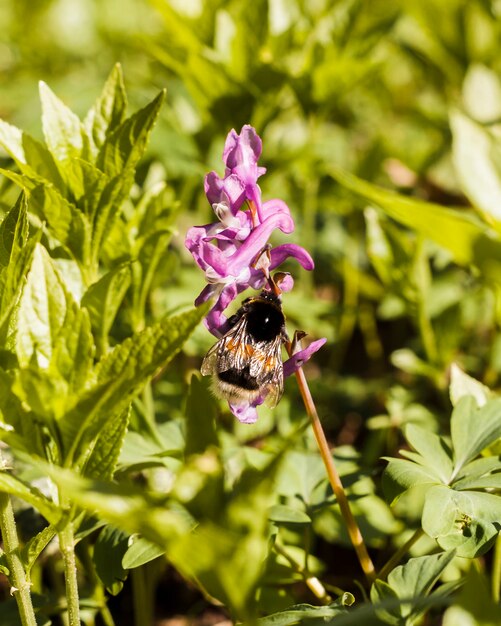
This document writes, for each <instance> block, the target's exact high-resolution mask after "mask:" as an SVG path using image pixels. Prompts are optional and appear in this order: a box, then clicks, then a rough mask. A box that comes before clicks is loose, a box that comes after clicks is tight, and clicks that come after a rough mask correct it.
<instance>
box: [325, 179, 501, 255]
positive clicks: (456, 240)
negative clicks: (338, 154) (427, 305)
mask: <svg viewBox="0 0 501 626" xmlns="http://www.w3.org/2000/svg"><path fill="white" fill-rule="evenodd" d="M329 174H330V175H331V176H332V177H333V178H334V179H335V180H337V181H338V182H339V183H340V184H341V185H343V186H344V187H346V188H347V189H350V190H351V191H353V192H354V193H356V194H358V195H360V196H362V197H363V198H365V199H366V200H369V201H370V202H373V203H375V204H376V205H377V206H379V207H380V208H381V209H383V211H384V212H385V213H386V214H387V215H389V216H390V217H392V218H393V219H395V220H397V222H400V223H401V224H404V225H405V226H408V227H409V228H411V229H412V230H415V231H416V232H418V233H421V234H422V235H424V236H425V237H428V238H429V239H431V240H432V241H435V242H436V243H438V244H439V245H441V246H442V247H444V248H445V249H446V250H449V252H450V253H451V254H452V256H453V258H454V260H455V261H456V262H457V263H459V264H461V265H469V264H471V263H474V262H476V261H477V262H483V261H484V260H485V258H486V256H487V255H489V256H492V253H493V251H495V252H496V255H497V257H498V258H501V243H500V242H498V241H494V240H491V239H489V238H488V237H487V229H486V228H483V227H482V226H481V225H479V224H477V223H475V222H474V221H472V220H470V219H468V217H467V216H465V215H464V213H460V212H458V211H455V210H453V209H449V208H444V207H443V206H440V205H438V204H432V203H431V202H424V201H422V200H416V199H415V198H409V197H407V196H401V195H399V194H397V193H395V192H393V191H389V190H387V189H383V188H382V187H378V186H376V185H373V184H371V183H368V182H366V181H363V180H361V179H360V178H357V177H356V176H353V175H352V174H349V173H348V172H344V171H342V170H339V169H335V168H330V170H329ZM482 247H483V248H484V250H482Z"/></svg>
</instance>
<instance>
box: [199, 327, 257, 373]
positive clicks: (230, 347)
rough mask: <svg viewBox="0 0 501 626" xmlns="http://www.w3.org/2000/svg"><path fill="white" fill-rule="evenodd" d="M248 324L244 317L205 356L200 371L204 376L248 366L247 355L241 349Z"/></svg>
mask: <svg viewBox="0 0 501 626" xmlns="http://www.w3.org/2000/svg"><path fill="white" fill-rule="evenodd" d="M246 326H247V323H246V320H245V318H244V317H242V318H240V320H239V321H238V322H237V323H236V324H235V326H233V328H231V329H230V330H229V331H228V332H227V333H226V335H225V336H224V337H222V338H221V339H220V340H219V341H218V342H217V343H215V344H214V345H213V346H212V348H211V349H210V350H209V352H207V354H206V355H205V358H204V360H203V361H202V367H201V368H200V371H201V373H202V375H203V376H207V375H208V374H214V373H216V372H224V371H226V370H228V369H231V368H235V369H243V368H244V367H245V365H246V363H245V357H246V353H245V351H244V350H242V349H241V346H243V345H244V340H245V332H246V331H245V329H246Z"/></svg>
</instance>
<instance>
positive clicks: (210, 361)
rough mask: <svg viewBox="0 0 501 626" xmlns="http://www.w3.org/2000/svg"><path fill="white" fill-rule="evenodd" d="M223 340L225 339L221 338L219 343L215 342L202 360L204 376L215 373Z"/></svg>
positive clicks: (201, 369) (201, 370)
mask: <svg viewBox="0 0 501 626" xmlns="http://www.w3.org/2000/svg"><path fill="white" fill-rule="evenodd" d="M222 341H223V340H222V339H220V340H219V341H218V342H217V343H215V344H214V345H213V346H212V348H211V349H210V350H209V352H207V354H206V355H205V357H204V360H203V361H202V367H201V368H200V372H201V374H202V376H209V375H210V374H214V372H215V371H216V363H217V355H218V352H219V350H220V346H221V342H222Z"/></svg>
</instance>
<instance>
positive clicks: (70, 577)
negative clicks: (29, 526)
mask: <svg viewBox="0 0 501 626" xmlns="http://www.w3.org/2000/svg"><path fill="white" fill-rule="evenodd" d="M58 536H59V545H60V547H61V553H62V555H63V564H64V580H65V583H66V603H67V609H68V622H69V626H80V604H79V598H78V580H77V565H76V559H75V536H74V533H73V522H71V521H68V523H67V524H66V526H65V527H64V528H63V529H62V530H61V531H59V533H58Z"/></svg>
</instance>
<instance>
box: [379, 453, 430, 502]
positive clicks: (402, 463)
mask: <svg viewBox="0 0 501 626" xmlns="http://www.w3.org/2000/svg"><path fill="white" fill-rule="evenodd" d="M387 460H389V463H388V466H387V467H386V469H385V470H384V473H383V481H382V487H383V491H384V495H385V498H386V499H387V501H388V502H389V503H390V504H392V505H393V504H395V503H396V502H397V500H398V499H399V498H400V496H401V495H402V494H403V493H405V492H406V491H407V490H408V489H411V488H412V487H414V486H415V485H436V484H437V483H439V482H440V481H439V479H438V477H437V475H436V474H435V472H434V471H433V470H432V469H428V468H427V467H421V466H419V465H417V464H416V463H413V462H411V461H406V460H405V459H387Z"/></svg>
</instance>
